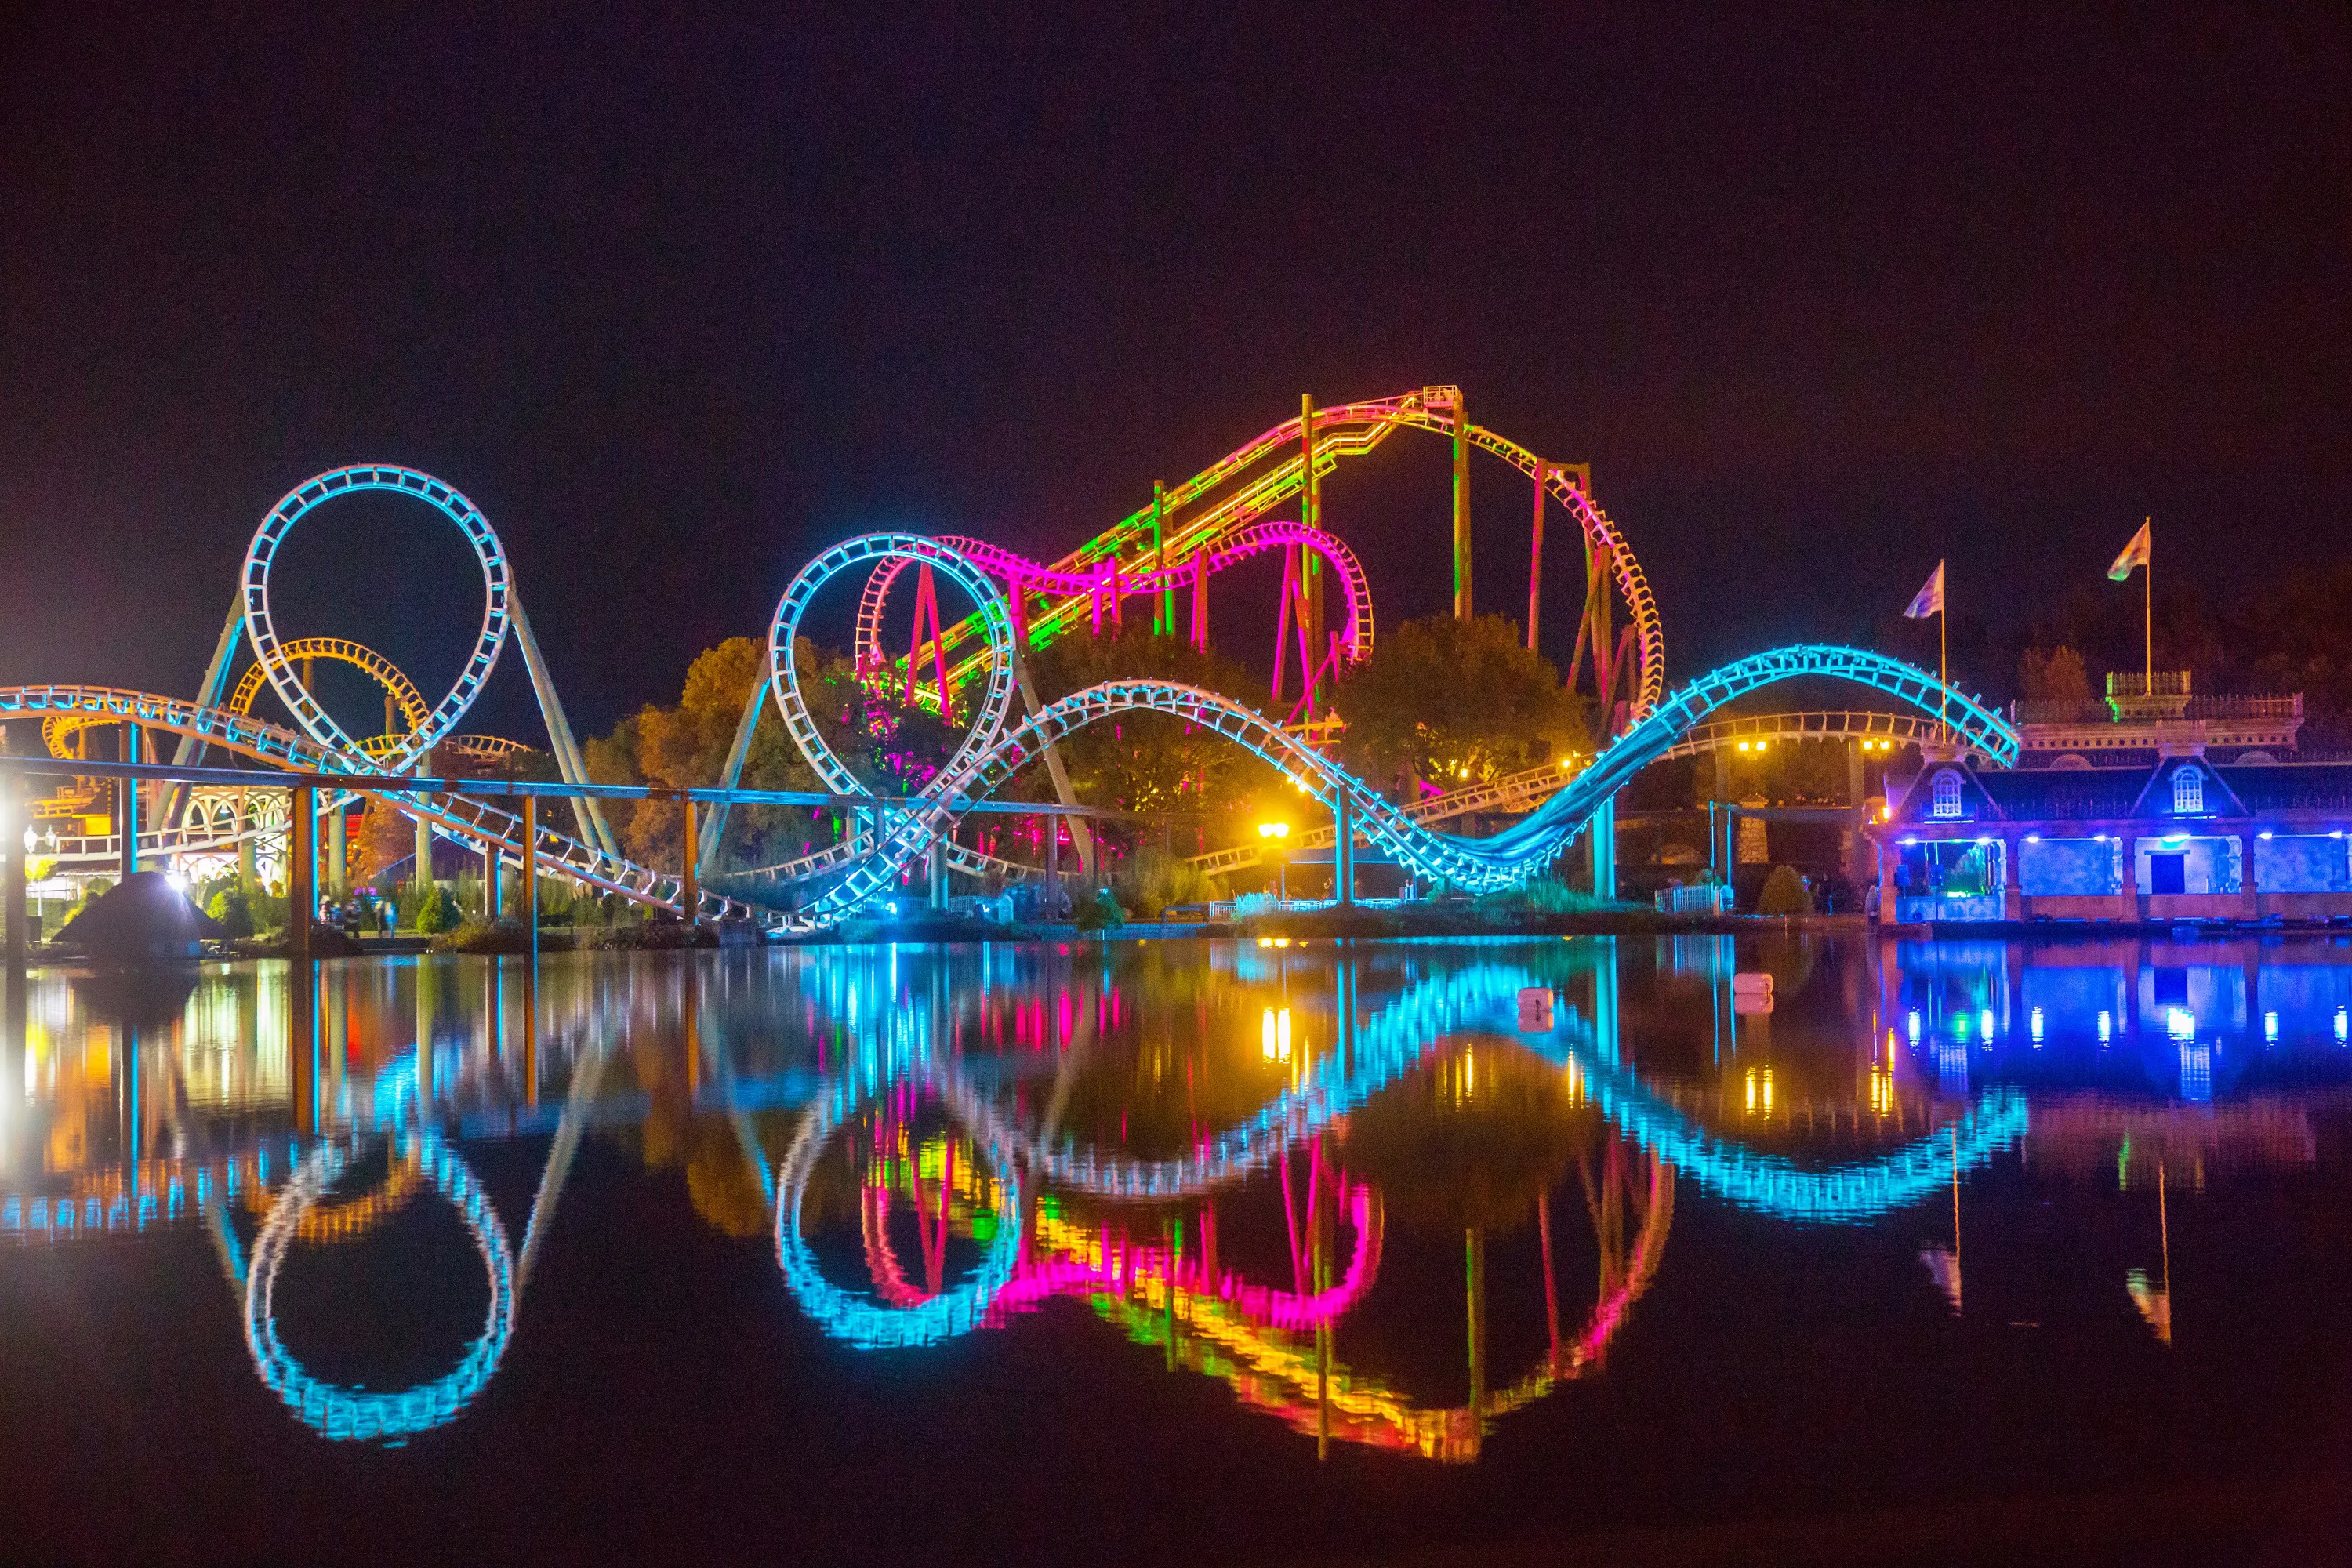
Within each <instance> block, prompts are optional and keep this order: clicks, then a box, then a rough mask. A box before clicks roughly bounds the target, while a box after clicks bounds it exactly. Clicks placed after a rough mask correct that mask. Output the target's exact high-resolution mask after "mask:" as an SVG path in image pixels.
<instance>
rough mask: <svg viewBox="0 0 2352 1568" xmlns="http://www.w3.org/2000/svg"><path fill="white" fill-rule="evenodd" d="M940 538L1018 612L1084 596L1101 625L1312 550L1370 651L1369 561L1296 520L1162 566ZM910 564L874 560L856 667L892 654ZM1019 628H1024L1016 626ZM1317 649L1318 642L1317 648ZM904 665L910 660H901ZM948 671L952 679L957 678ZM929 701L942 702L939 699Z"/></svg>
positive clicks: (1343, 635) (1349, 642)
mask: <svg viewBox="0 0 2352 1568" xmlns="http://www.w3.org/2000/svg"><path fill="white" fill-rule="evenodd" d="M940 543H942V544H946V545H949V546H950V547H951V548H953V549H955V550H957V551H959V552H962V553H963V554H964V555H966V556H968V557H970V558H971V560H972V561H973V562H974V563H977V564H978V565H979V566H980V567H981V568H982V570H983V571H985V572H986V573H988V574H989V575H990V576H991V577H992V579H994V580H995V581H996V582H997V583H1000V584H1003V587H1004V588H1005V589H1006V590H1007V591H1008V592H1009V593H1010V595H1012V597H1011V601H1010V602H1011V605H1012V606H1013V613H1014V615H1015V616H1016V617H1018V616H1020V615H1021V607H1022V605H1024V604H1025V603H1026V595H1030V594H1045V595H1059V596H1061V597H1062V598H1063V599H1064V600H1066V601H1069V600H1084V601H1085V603H1086V604H1087V610H1088V614H1089V616H1091V617H1092V620H1093V622H1094V624H1096V625H1099V624H1100V623H1101V621H1102V619H1103V617H1104V616H1105V615H1106V613H1108V615H1109V616H1112V617H1113V618H1116V617H1118V615H1119V602H1120V601H1121V600H1122V599H1124V598H1126V597H1128V596H1129V595H1150V594H1158V593H1160V592H1162V591H1164V590H1171V589H1175V588H1187V587H1189V588H1194V589H1198V588H1200V586H1201V584H1202V578H1203V577H1206V576H1213V575H1215V574H1218V573H1220V572H1223V571H1224V570H1225V569H1226V568H1228V567H1230V566H1234V565H1238V564H1239V563H1242V562H1244V561H1246V560H1249V559H1250V558H1251V557H1253V556H1255V555H1259V554H1263V553H1265V552H1267V551H1271V550H1282V549H1291V548H1296V549H1300V550H1309V551H1312V552H1315V553H1317V554H1318V555H1320V556H1322V557H1323V558H1324V560H1326V561H1328V562H1329V563H1331V566H1332V569H1333V570H1334V572H1336V573H1337V574H1338V575H1339V587H1340V593H1341V596H1342V598H1343V599H1344V600H1345V602H1346V605H1347V611H1348V621H1347V626H1346V627H1345V629H1343V630H1342V631H1340V632H1339V646H1340V647H1341V649H1342V650H1344V651H1345V653H1346V654H1347V656H1348V661H1349V663H1350V664H1360V663H1361V662H1362V661H1363V660H1365V659H1366V658H1370V656H1371V651H1372V588H1371V583H1370V580H1369V579H1368V578H1366V576H1365V575H1364V567H1363V563H1361V562H1360V561H1358V560H1357V559H1356V552H1354V551H1352V550H1350V549H1349V548H1348V546H1347V545H1346V544H1345V543H1344V542H1342V541H1341V540H1340V539H1339V537H1338V536H1337V535H1334V534H1330V533H1326V532H1325V531H1322V530H1321V529H1317V528H1307V527H1305V526H1303V525H1301V524H1299V523H1295V522H1257V523H1251V524H1249V525H1247V526H1245V527H1241V528H1236V529H1234V530H1233V531H1230V532H1228V533H1226V534H1225V535H1223V537H1222V538H1220V539H1219V540H1218V541H1217V542H1215V544H1213V546H1210V547H1207V548H1203V549H1201V550H1197V551H1195V552H1193V553H1192V555H1190V556H1189V557H1187V558H1186V559H1185V560H1184V562H1183V563H1181V564H1179V565H1174V566H1168V567H1162V568H1157V569H1154V568H1150V567H1145V568H1141V569H1139V570H1135V571H1125V570H1123V569H1122V568H1121V565H1120V563H1119V562H1118V558H1117V557H1115V556H1111V557H1106V558H1104V559H1103V560H1102V561H1101V562H1100V563H1098V564H1097V566H1096V567H1095V568H1094V569H1093V570H1092V571H1090V572H1076V571H1068V570H1063V569H1059V568H1057V567H1054V566H1046V565H1041V564H1039V563H1036V562H1034V561H1031V560H1029V559H1027V558H1026V557H1025V556H1021V555H1016V554H1014V553H1013V552H1011V551H1009V550H1003V549H999V548H998V547H997V546H995V545H992V544H990V543H987V542H985V541H982V540H977V539H967V538H964V537H962V536H961V535H957V534H943V535H940ZM908 564H909V563H908V562H905V561H895V560H894V561H886V562H884V563H881V564H880V565H878V566H877V567H875V569H874V571H873V573H872V574H871V575H869V576H868V577H867V578H866V587H865V589H864V591H863V592H862V593H861V594H860V595H859V596H858V602H857V666H858V668H860V669H879V668H886V667H887V666H888V665H889V664H890V662H891V660H890V655H889V653H888V652H887V650H886V649H885V648H884V647H883V646H882V616H883V611H884V608H885V606H886V605H887V600H888V598H889V594H890V587H891V584H893V583H895V582H896V581H897V580H898V575H899V574H900V573H902V572H903V571H905V570H906V568H907V566H908ZM1015 629H1016V631H1017V630H1018V629H1019V628H1018V627H1016V628H1015ZM1316 651H1317V652H1318V655H1319V653H1320V651H1321V650H1319V649H1318V650H1316ZM898 662H899V664H900V665H902V666H903V664H904V662H905V661H904V660H900V661H898ZM953 679H954V678H953V677H952V676H950V683H952V681H953ZM915 695H916V700H918V701H924V693H923V691H922V689H921V683H920V681H919V680H918V681H917V683H916V694H915ZM925 706H927V707H933V708H936V706H937V704H936V699H933V700H929V701H926V702H925Z"/></svg>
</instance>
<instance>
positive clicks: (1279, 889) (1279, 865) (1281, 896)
mask: <svg viewBox="0 0 2352 1568" xmlns="http://www.w3.org/2000/svg"><path fill="white" fill-rule="evenodd" d="M1257 836H1258V837H1260V838H1262V839H1264V840H1265V844H1266V847H1268V848H1269V849H1271V850H1272V851H1273V852H1274V857H1275V859H1274V877H1275V883H1274V886H1275V894H1274V897H1275V902H1276V904H1277V905H1280V904H1286V903H1288V902H1290V861H1289V859H1288V858H1287V857H1286V856H1285V855H1284V854H1283V852H1282V849H1283V841H1284V840H1286V839H1287V838H1288V837H1290V824H1288V823H1286V822H1261V823H1259V824H1258V825H1257Z"/></svg>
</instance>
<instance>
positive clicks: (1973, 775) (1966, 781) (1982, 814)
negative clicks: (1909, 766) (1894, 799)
mask: <svg viewBox="0 0 2352 1568" xmlns="http://www.w3.org/2000/svg"><path fill="white" fill-rule="evenodd" d="M1939 773H1957V774H1958V775H1959V779H1960V813H1961V815H1960V816H1958V817H1950V816H1941V817H1939V816H1937V815H1936V778H1937V774H1939ZM2000 776H2001V775H2000V774H1999V773H1978V772H1977V771H1976V770H1975V769H1974V768H1971V767H1969V765H1968V764H1967V763H1928V764H1927V765H1926V766H1925V767H1923V768H1921V769H1920V770H1919V772H1918V774H1917V776H1916V777H1915V778H1913V779H1912V780H1911V782H1910V784H1908V785H1906V787H1905V789H1904V792H1903V804H1902V805H1898V806H1896V807H1895V811H1894V813H1893V815H1892V816H1890V817H1889V818H1888V820H1890V821H1893V822H1998V821H2000V819H2001V818H2002V817H2003V816H2006V815H2008V814H2007V813H2005V812H2004V811H2002V809H2001V807H2000V803H1999V802H1998V801H1996V800H1994V799H1993V798H1992V796H1990V795H1988V794H1986V793H1985V781H1986V780H1987V779H1989V778H1999V777H2000Z"/></svg>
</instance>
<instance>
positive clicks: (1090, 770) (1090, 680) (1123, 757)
mask: <svg viewBox="0 0 2352 1568" xmlns="http://www.w3.org/2000/svg"><path fill="white" fill-rule="evenodd" d="M1029 661H1030V674H1031V677H1032V679H1034V681H1035V684H1036V687H1037V697H1038V700H1039V701H1041V702H1055V701H1059V700H1061V699H1062V698H1065V697H1067V696H1069V695H1070V694H1071V693H1073V692H1076V691H1082V690H1084V689H1086V688H1087V687H1089V686H1097V685H1100V684H1101V683H1103V682H1104V681H1107V680H1135V679H1150V680H1169V681H1175V682H1178V683H1181V684H1182V685H1186V686H1197V687H1200V688H1202V689H1204V690H1208V691H1213V692H1215V693H1217V694H1218V695H1219V696H1221V697H1228V698H1231V699H1233V700H1234V701H1236V702H1239V703H1241V704H1242V705H1243V706H1244V707H1249V708H1255V707H1256V706H1257V704H1256V702H1255V700H1253V698H1252V696H1251V693H1252V691H1253V689H1254V688H1255V684H1256V683H1255V680H1254V679H1253V678H1252V677H1251V675H1250V674H1249V672H1248V671H1247V670H1245V669H1244V668H1242V667H1241V666H1240V665H1238V664H1236V663H1234V661H1233V660H1232V659H1229V658H1224V657H1223V655H1221V654H1219V653H1217V652H1216V651H1215V650H1214V649H1211V650H1209V651H1207V652H1202V651H1201V650H1199V649H1196V648H1194V647H1192V644H1190V643H1188V642H1186V641H1185V640H1184V639H1183V638H1181V637H1154V636H1153V635H1152V634H1151V631H1150V627H1149V626H1148V625H1147V624H1146V623H1145V622H1144V620H1143V618H1142V617H1141V616H1138V617H1137V618H1136V619H1135V620H1134V621H1133V622H1131V623H1129V625H1128V626H1125V627H1122V628H1118V629H1109V630H1106V631H1105V632H1104V633H1103V635H1101V636H1099V637H1097V636H1096V635H1094V634H1093V633H1092V632H1087V631H1079V632H1071V633H1066V634H1065V635H1064V636H1063V637H1061V638H1060V640H1058V641H1056V642H1055V643H1054V644H1053V645H1052V646H1051V647H1044V648H1039V649H1036V650H1034V651H1033V652H1032V653H1031V654H1030V655H1029ZM1019 701H1020V699H1019V698H1018V697H1015V698H1014V702H1015V704H1016V709H1017V705H1018V703H1019ZM1016 716H1017V711H1016ZM1061 752H1062V763H1063V766H1064V767H1066V768H1067V769H1068V770H1069V774H1070V784H1071V787H1072V789H1073V790H1075V791H1076V794H1077V796H1078V798H1079V799H1080V800H1081V801H1083V802H1085V803H1086V804H1087V805H1108V806H1116V807H1118V809H1120V810H1122V811H1135V812H1146V813H1149V812H1174V811H1192V812H1199V811H1209V812H1216V811H1223V810H1231V809H1236V808H1238V807H1239V806H1241V805H1244V804H1245V801H1246V798H1247V797H1248V796H1249V795H1253V794H1255V792H1256V791H1257V790H1259V789H1261V788H1263V787H1264V786H1265V784H1266V783H1267V782H1268V773H1269V770H1268V769H1266V768H1265V764H1263V763H1258V762H1256V761H1255V759H1253V758H1252V757H1251V756H1250V754H1249V753H1248V752H1244V751H1243V750H1242V749H1241V748H1240V747H1238V746H1236V745H1234V743H1233V742H1231V741H1229V740H1226V739H1225V738H1223V736H1219V735H1214V734H1211V733H1210V732H1208V731H1205V730H1202V728H1201V727H1200V726H1198V725H1196V724H1188V723H1186V722H1184V721H1181V720H1180V719H1175V718H1172V717H1171V716H1170V715H1168V714H1165V713H1145V712H1129V713H1120V714H1117V715H1114V716H1113V717H1111V718H1109V719H1106V720H1103V721H1100V722H1098V723H1096V724H1092V725H1089V726H1088V727H1087V728H1086V729H1084V730H1081V731H1078V732H1076V734H1074V735H1072V736H1071V737H1070V738H1069V739H1068V740H1066V741H1065V742H1062V744H1061ZM1044 773H1045V769H1044V768H1043V767H1042V766H1041V765H1037V764H1032V766H1031V767H1030V768H1027V769H1024V771H1023V773H1021V774H1019V775H1016V777H1015V779H1014V781H1013V786H1012V787H1011V788H1010V789H1008V791H1007V792H1006V793H1007V794H1008V795H1022V794H1030V795H1044V794H1046V793H1050V791H1049V789H1048V788H1047V786H1046V785H1045V780H1044Z"/></svg>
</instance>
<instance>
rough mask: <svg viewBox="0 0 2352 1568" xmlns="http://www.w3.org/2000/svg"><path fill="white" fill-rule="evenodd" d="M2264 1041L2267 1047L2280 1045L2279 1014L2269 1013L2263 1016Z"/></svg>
mask: <svg viewBox="0 0 2352 1568" xmlns="http://www.w3.org/2000/svg"><path fill="white" fill-rule="evenodd" d="M2263 1043H2264V1044H2266V1045H2273V1046H2275V1045H2277V1044H2278V1014H2277V1013H2276V1012H2268V1013H2264V1014H2263Z"/></svg>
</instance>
